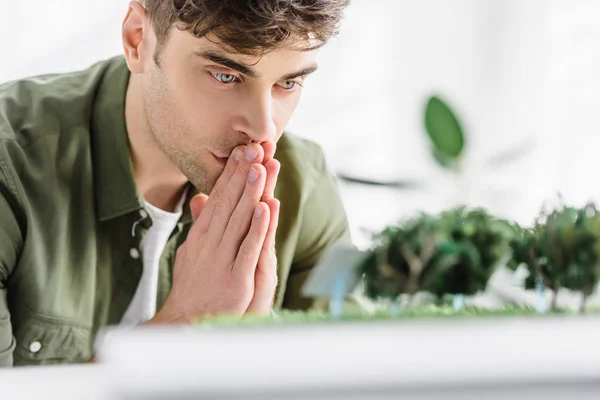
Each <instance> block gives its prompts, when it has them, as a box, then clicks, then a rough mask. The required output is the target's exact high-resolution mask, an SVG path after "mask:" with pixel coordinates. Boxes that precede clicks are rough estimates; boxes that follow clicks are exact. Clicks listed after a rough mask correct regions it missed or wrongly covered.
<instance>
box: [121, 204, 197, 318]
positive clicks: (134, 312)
mask: <svg viewBox="0 0 600 400" xmlns="http://www.w3.org/2000/svg"><path fill="white" fill-rule="evenodd" d="M184 200H185V193H184V195H183V196H182V198H181V200H180V201H179V204H178V205H177V207H176V208H175V212H167V211H164V210H161V209H160V208H157V207H154V206H153V205H152V204H150V203H148V202H147V201H145V202H144V203H145V205H146V210H147V211H148V214H149V215H150V217H151V218H152V226H151V227H150V229H149V230H148V232H147V233H146V236H144V238H143V239H142V243H141V250H142V263H143V266H144V270H143V272H142V278H141V279H140V283H139V285H138V288H137V290H136V292H135V295H134V297H133V300H132V301H131V303H130V304H129V307H128V308H127V311H126V312H125V315H124V316H123V319H122V320H121V324H120V326H121V327H123V328H132V327H135V326H138V325H140V324H142V323H144V322H146V321H148V320H150V319H152V317H154V314H155V313H156V293H157V289H158V268H159V262H160V256H161V255H162V253H163V251H164V249H165V246H166V245H167V241H168V240H169V236H171V233H173V230H174V229H175V227H176V226H177V223H178V222H179V218H180V217H181V214H182V209H183V202H184Z"/></svg>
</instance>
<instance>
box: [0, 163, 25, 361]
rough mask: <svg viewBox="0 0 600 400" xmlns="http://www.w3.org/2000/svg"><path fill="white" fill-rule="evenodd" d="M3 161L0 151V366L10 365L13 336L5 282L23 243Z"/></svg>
mask: <svg viewBox="0 0 600 400" xmlns="http://www.w3.org/2000/svg"><path fill="white" fill-rule="evenodd" d="M8 174H9V171H8V168H7V165H6V163H5V162H4V161H3V159H2V156H1V154H0V367H11V366H12V365H13V350H14V348H15V339H14V337H13V331H12V325H11V320H10V312H9V309H8V299H7V291H8V288H7V281H8V277H9V275H10V273H11V272H12V270H13V268H14V266H15V265H16V263H17V260H18V257H19V253H20V248H21V246H22V244H23V236H22V230H21V227H20V226H19V223H18V221H17V216H16V215H17V214H16V209H17V204H18V203H17V201H16V189H15V187H14V185H11V183H12V182H13V181H12V180H11V179H12V177H11V176H10V175H8Z"/></svg>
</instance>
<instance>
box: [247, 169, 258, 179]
mask: <svg viewBox="0 0 600 400" xmlns="http://www.w3.org/2000/svg"><path fill="white" fill-rule="evenodd" d="M259 176H260V173H259V172H258V171H257V169H256V168H254V167H252V168H250V174H249V175H248V178H249V179H250V182H256V181H257V180H258V177H259Z"/></svg>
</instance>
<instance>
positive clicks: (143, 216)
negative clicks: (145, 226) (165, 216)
mask: <svg viewBox="0 0 600 400" xmlns="http://www.w3.org/2000/svg"><path fill="white" fill-rule="evenodd" d="M140 217H142V218H144V219H146V218H148V213H147V212H146V210H140Z"/></svg>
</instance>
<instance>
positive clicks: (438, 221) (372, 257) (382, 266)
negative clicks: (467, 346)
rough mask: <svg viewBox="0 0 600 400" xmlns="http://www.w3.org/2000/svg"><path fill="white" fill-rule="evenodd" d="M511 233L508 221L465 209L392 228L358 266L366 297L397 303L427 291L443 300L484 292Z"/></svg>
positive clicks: (506, 252)
mask: <svg viewBox="0 0 600 400" xmlns="http://www.w3.org/2000/svg"><path fill="white" fill-rule="evenodd" d="M513 233H514V230H513V229H512V227H511V226H510V225H509V224H508V223H507V222H506V221H503V220H499V219H496V218H494V217H492V216H491V215H489V214H488V213H487V212H486V211H484V210H481V209H476V210H470V211H469V210H467V209H466V208H463V207H461V208H457V209H453V210H450V211H447V212H444V213H441V214H440V215H437V216H433V215H429V214H421V215H420V216H418V217H417V218H415V219H412V220H409V221H407V222H405V223H402V224H399V225H397V226H393V227H389V228H387V229H386V230H384V231H383V232H382V233H381V234H380V235H379V237H378V238H377V241H376V244H375V245H374V246H373V248H372V250H371V251H370V252H369V253H368V256H367V257H366V258H365V259H364V261H363V263H362V264H361V265H360V266H359V273H360V274H361V275H362V276H364V283H365V289H366V294H367V296H369V297H371V298H391V299H396V298H397V297H398V296H399V295H401V294H409V295H412V294H415V293H416V292H417V291H428V292H431V293H433V294H434V295H436V296H437V297H438V298H443V296H445V295H470V294H474V293H476V292H478V291H482V290H485V288H486V286H487V282H488V280H489V278H490V276H491V274H492V272H493V270H494V268H495V267H496V266H497V265H498V263H499V262H500V261H501V260H502V259H505V258H507V257H508V255H509V251H510V240H511V238H512V236H511V235H512V234H513Z"/></svg>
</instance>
